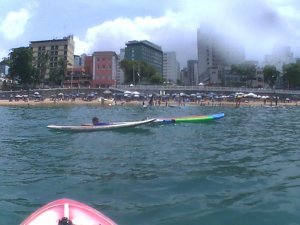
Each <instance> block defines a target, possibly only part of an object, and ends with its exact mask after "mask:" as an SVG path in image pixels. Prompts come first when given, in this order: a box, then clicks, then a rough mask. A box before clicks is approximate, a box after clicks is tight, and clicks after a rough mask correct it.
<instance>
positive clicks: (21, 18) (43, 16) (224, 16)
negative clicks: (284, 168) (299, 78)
mask: <svg viewBox="0 0 300 225" xmlns="http://www.w3.org/2000/svg"><path fill="white" fill-rule="evenodd" d="M207 22H208V23H211V24H213V25H214V26H215V28H216V29H217V30H218V32H220V33H221V34H224V35H226V36H231V37H233V38H234V39H235V40H236V41H237V42H238V43H239V44H241V45H242V46H244V49H245V55H246V59H248V60H262V59H263V58H264V55H266V54H271V53H272V49H273V47H274V46H290V47H291V49H292V51H293V53H294V55H295V56H297V57H298V56H300V1H299V0H251V1H244V0H209V1H207V0H151V1H148V0H147V1H146V0H109V1H104V0H0V60H1V59H2V58H3V57H7V56H8V54H9V52H10V51H11V49H13V48H17V47H24V46H28V45H29V43H30V41H39V40H50V39H53V38H56V39H60V38H63V37H65V36H68V35H73V36H74V40H75V54H78V55H80V54H83V53H86V54H92V53H93V52H94V51H115V52H116V53H117V54H118V53H119V52H120V48H125V47H126V45H125V43H126V42H128V41H131V40H148V41H151V42H153V43H155V44H157V45H159V46H161V47H162V50H163V51H164V52H167V51H175V52H176V55H177V59H178V61H179V62H180V65H181V67H184V66H186V61H187V60H190V59H197V28H199V27H200V26H201V24H203V23H207Z"/></svg>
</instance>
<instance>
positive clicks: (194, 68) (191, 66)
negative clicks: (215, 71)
mask: <svg viewBox="0 0 300 225" xmlns="http://www.w3.org/2000/svg"><path fill="white" fill-rule="evenodd" d="M187 74H188V75H187V76H188V85H198V84H199V82H198V81H199V79H198V60H188V61H187Z"/></svg>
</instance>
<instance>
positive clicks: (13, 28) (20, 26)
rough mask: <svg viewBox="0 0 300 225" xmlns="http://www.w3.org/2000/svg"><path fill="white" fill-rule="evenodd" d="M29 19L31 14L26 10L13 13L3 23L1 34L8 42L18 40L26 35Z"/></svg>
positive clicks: (8, 14) (7, 15) (0, 25)
mask: <svg viewBox="0 0 300 225" xmlns="http://www.w3.org/2000/svg"><path fill="white" fill-rule="evenodd" d="M29 18H30V14H29V11H28V9H26V8H23V9H20V10H19V11H11V12H9V13H7V14H6V16H5V18H4V19H3V20H2V21H1V23H0V32H1V33H2V35H3V36H4V38H6V39H8V40H12V39H16V38H18V37H19V36H21V35H22V34H23V33H24V31H25V29H26V25H27V23H28V20H29Z"/></svg>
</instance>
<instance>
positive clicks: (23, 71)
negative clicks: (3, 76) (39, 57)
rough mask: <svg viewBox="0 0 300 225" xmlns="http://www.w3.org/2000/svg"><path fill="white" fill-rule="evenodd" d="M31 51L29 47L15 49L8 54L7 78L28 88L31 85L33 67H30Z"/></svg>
mask: <svg viewBox="0 0 300 225" xmlns="http://www.w3.org/2000/svg"><path fill="white" fill-rule="evenodd" d="M32 60H33V56H32V51H31V49H30V48H29V47H20V48H15V49H13V50H12V51H11V52H10V53H9V67H10V68H9V77H10V78H11V79H12V80H13V81H15V80H16V79H18V80H19V81H20V83H21V84H23V85H24V86H28V85H29V84H31V83H32V80H33V75H34V67H33V65H32Z"/></svg>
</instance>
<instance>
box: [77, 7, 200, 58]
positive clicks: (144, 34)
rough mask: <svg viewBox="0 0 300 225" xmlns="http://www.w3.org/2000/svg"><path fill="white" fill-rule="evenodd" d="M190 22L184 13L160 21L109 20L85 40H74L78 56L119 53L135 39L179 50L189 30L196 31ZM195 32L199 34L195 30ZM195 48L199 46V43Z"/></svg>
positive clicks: (136, 19)
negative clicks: (103, 52)
mask: <svg viewBox="0 0 300 225" xmlns="http://www.w3.org/2000/svg"><path fill="white" fill-rule="evenodd" d="M189 19H190V18H187V19H185V17H184V15H183V14H176V13H174V12H171V11H166V14H165V15H164V16H162V17H157V18H153V17H150V16H145V17H135V18H133V19H130V18H117V19H114V20H110V21H106V22H103V23H102V24H100V25H98V26H94V27H90V28H88V29H87V32H86V35H85V37H84V38H83V39H81V38H79V37H75V38H74V40H75V54H82V53H88V54H91V53H93V52H94V51H108V50H113V51H115V52H117V53H118V52H119V50H120V48H124V47H125V43H126V42H128V41H131V40H149V41H152V42H154V43H155V44H158V45H160V46H161V47H162V48H163V50H165V49H167V50H168V51H170V50H172V51H176V50H178V47H179V48H182V46H184V45H182V44H179V43H180V42H181V40H183V39H186V36H185V33H186V31H190V30H192V29H191V23H188V22H187V20H189ZM193 32H194V33H195V35H196V30H195V29H193ZM174 40H177V41H174ZM193 41H194V39H193ZM171 45H173V46H171ZM193 45H194V46H196V43H193ZM172 48H173V49H172Z"/></svg>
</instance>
